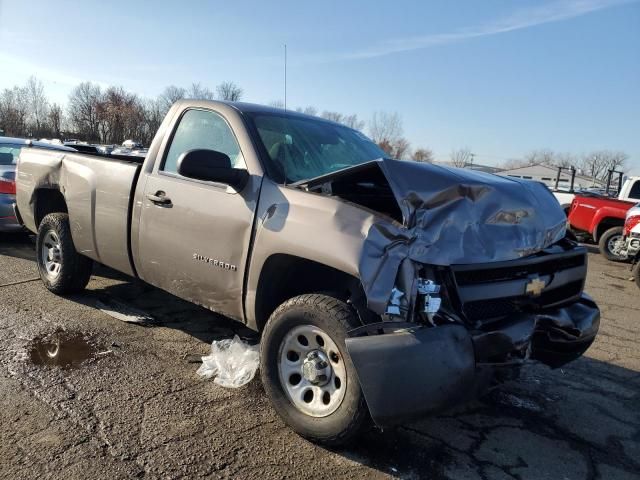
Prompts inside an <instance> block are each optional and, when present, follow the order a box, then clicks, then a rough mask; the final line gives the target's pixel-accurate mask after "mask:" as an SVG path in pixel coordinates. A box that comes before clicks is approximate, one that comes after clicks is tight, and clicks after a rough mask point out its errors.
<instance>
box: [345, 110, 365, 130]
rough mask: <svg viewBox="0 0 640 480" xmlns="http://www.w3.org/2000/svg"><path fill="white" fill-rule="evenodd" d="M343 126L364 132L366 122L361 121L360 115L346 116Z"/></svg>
mask: <svg viewBox="0 0 640 480" xmlns="http://www.w3.org/2000/svg"><path fill="white" fill-rule="evenodd" d="M342 124H343V125H346V126H347V127H349V128H353V129H354V130H362V129H363V128H364V125H365V121H364V120H360V119H359V118H358V115H356V114H355V113H353V114H351V115H345V116H344V117H343V118H342Z"/></svg>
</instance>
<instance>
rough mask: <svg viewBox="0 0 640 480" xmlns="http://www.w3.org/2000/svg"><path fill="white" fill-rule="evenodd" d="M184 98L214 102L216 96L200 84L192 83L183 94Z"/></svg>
mask: <svg viewBox="0 0 640 480" xmlns="http://www.w3.org/2000/svg"><path fill="white" fill-rule="evenodd" d="M185 97H186V98H192V99H194V100H214V99H215V98H216V96H215V95H214V94H213V92H212V91H211V90H209V89H208V88H207V87H203V86H202V85H201V84H200V82H198V83H192V84H191V87H189V90H187V92H186V94H185Z"/></svg>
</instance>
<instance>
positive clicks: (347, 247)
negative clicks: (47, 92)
mask: <svg viewBox="0 0 640 480" xmlns="http://www.w3.org/2000/svg"><path fill="white" fill-rule="evenodd" d="M384 157H385V155H384V153H383V152H382V151H381V150H380V149H379V148H378V147H377V146H376V145H375V144H374V143H372V142H371V141H370V140H368V139H367V138H366V137H365V136H364V135H362V134H361V133H359V132H357V131H355V130H352V129H350V128H347V127H345V126H342V125H339V124H336V123H333V122H329V121H325V120H321V119H319V118H315V117H310V116H305V115H301V114H297V113H293V112H289V111H283V110H278V109H273V108H267V107H262V106H258V105H249V104H242V103H224V102H208V101H207V102H205V101H180V102H178V103H176V104H175V105H174V106H173V107H172V108H171V110H170V111H169V113H168V114H167V117H166V118H165V120H164V122H163V123H162V125H161V127H160V129H159V131H158V133H157V135H156V137H155V139H154V141H153V143H152V145H151V147H150V148H149V151H148V154H147V156H146V158H144V159H135V158H134V159H132V158H127V157H118V156H111V157H103V156H99V155H90V154H82V153H73V152H59V151H48V150H44V149H39V148H29V149H24V150H23V151H22V153H21V155H20V158H19V163H18V173H17V206H16V213H17V215H18V217H19V218H20V220H21V222H22V223H23V224H24V225H25V226H26V227H27V228H28V229H29V230H31V231H33V232H37V235H38V236H37V244H36V247H37V248H36V253H37V262H38V267H39V270H40V275H41V277H42V281H43V282H44V284H45V285H46V287H47V288H48V289H49V290H51V291H52V292H55V293H57V294H68V293H71V292H78V291H80V290H82V289H83V288H84V287H85V286H86V285H87V283H88V281H89V278H90V275H91V269H92V262H94V261H95V262H99V263H102V264H104V265H107V266H109V267H112V268H114V269H116V270H118V271H120V272H124V273H126V274H128V275H131V276H134V277H138V278H140V279H142V280H144V281H146V282H148V283H150V284H152V285H155V286H157V287H159V288H162V289H164V290H166V291H168V292H171V293H173V294H175V295H177V296H178V297H181V298H184V299H187V300H190V301H192V302H194V303H197V304H199V305H203V306H204V307H206V308H209V309H211V310H213V311H216V312H219V313H222V314H224V315H227V316H229V317H231V318H233V319H235V320H237V321H239V322H243V323H245V324H246V325H248V326H249V327H250V328H252V329H255V330H256V331H258V332H260V334H261V340H260V371H261V378H262V382H263V384H264V387H265V391H266V393H267V395H268V396H269V398H270V400H271V402H272V404H273V407H274V408H275V409H276V411H277V412H278V414H279V415H280V416H281V417H282V418H283V420H284V421H285V422H286V423H287V424H288V425H289V426H290V427H291V428H293V429H294V430H295V431H296V432H298V433H300V434H301V435H303V436H305V437H307V438H310V439H312V440H314V441H317V442H321V443H325V444H331V445H336V444H341V443H344V442H346V441H348V440H349V439H351V438H353V436H354V435H355V434H356V433H357V432H359V431H361V430H362V428H363V427H364V426H365V425H367V423H368V422H369V421H370V420H371V419H372V420H373V421H374V422H375V423H376V424H377V425H379V426H386V425H393V424H396V423H398V422H403V421H408V420H411V419H414V418H417V417H419V416H422V415H425V414H428V413H431V412H435V411H438V410H441V409H445V408H447V407H450V406H452V405H454V404H457V403H460V402H462V401H465V400H468V399H471V398H473V397H474V396H476V395H479V394H481V393H482V392H484V391H486V390H487V389H488V388H490V387H491V386H493V385H495V384H496V383H497V382H499V381H502V380H504V379H507V378H512V377H513V376H514V375H515V374H516V373H517V372H518V370H519V369H520V367H521V366H523V365H524V364H526V363H527V362H530V361H540V362H543V363H545V364H547V365H549V366H551V367H558V366H561V365H564V364H565V363H567V362H569V361H571V360H573V359H575V358H577V357H578V356H580V355H581V354H582V353H583V352H584V351H585V350H586V349H587V348H588V347H589V345H590V344H591V342H592V341H593V339H594V337H595V335H596V333H597V330H598V325H599V318H600V314H599V310H598V308H597V306H596V305H595V303H594V302H593V301H592V300H591V299H590V298H589V297H588V296H587V295H586V294H584V293H583V287H584V281H585V276H586V269H587V257H586V251H585V249H584V248H582V247H580V246H579V245H577V244H576V243H575V242H573V241H572V240H571V239H570V238H568V237H566V232H565V225H566V219H565V217H564V213H563V211H562V209H561V208H560V207H559V205H558V203H557V201H556V200H555V199H554V198H553V196H552V194H551V193H550V192H549V191H548V190H547V189H546V188H545V187H544V186H543V185H539V184H536V183H533V182H525V181H519V180H517V179H510V178H503V177H497V176H493V175H489V174H484V173H480V172H475V171H469V170H459V169H447V168H443V167H439V166H435V165H429V164H418V163H415V162H402V161H396V160H390V159H386V158H384Z"/></svg>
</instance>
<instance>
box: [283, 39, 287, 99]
mask: <svg viewBox="0 0 640 480" xmlns="http://www.w3.org/2000/svg"><path fill="white" fill-rule="evenodd" d="M284 109H285V110H286V109H287V44H286V43H285V44H284Z"/></svg>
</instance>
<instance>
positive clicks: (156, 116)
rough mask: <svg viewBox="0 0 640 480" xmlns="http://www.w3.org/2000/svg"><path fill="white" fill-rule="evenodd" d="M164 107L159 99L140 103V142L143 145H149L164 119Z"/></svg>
mask: <svg viewBox="0 0 640 480" xmlns="http://www.w3.org/2000/svg"><path fill="white" fill-rule="evenodd" d="M163 109H164V106H163V101H162V99H160V98H156V99H147V100H145V101H143V102H142V112H143V116H144V122H143V132H142V134H141V137H140V141H141V142H142V143H143V144H145V145H150V144H151V141H152V140H153V137H154V136H155V134H156V132H157V131H158V129H159V128H160V124H161V123H162V120H163V119H164V110H163Z"/></svg>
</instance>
